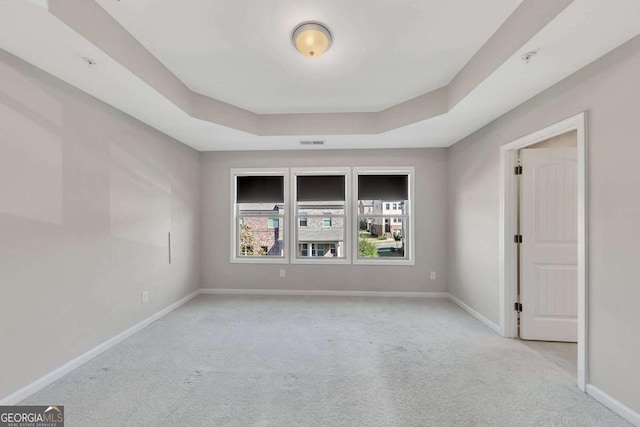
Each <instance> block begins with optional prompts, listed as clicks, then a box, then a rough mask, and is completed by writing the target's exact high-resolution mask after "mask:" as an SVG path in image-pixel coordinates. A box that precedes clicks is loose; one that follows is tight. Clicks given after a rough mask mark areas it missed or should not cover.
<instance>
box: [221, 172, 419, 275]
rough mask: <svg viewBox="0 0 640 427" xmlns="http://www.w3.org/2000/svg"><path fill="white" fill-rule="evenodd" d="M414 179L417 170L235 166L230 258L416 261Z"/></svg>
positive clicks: (303, 260)
mask: <svg viewBox="0 0 640 427" xmlns="http://www.w3.org/2000/svg"><path fill="white" fill-rule="evenodd" d="M413 183H414V168H412V167H396V168H383V167H372V168H314V169H311V168H296V169H290V170H289V169H247V170H240V169H232V170H231V201H232V204H231V231H230V234H231V242H232V245H231V262H253V263H288V262H289V260H290V262H292V263H300V264H305V263H306V264H317V263H329V264H350V263H354V264H362V265H366V264H385V265H414V263H415V257H414V251H415V244H414V234H413V229H414V223H413V218H414V217H415V215H414V211H413V197H414V192H415V190H414V185H413ZM289 188H291V190H292V191H291V193H289ZM289 215H290V216H291V217H290V219H289ZM287 239H289V240H288V242H287ZM285 242H286V243H285ZM289 257H291V258H289Z"/></svg>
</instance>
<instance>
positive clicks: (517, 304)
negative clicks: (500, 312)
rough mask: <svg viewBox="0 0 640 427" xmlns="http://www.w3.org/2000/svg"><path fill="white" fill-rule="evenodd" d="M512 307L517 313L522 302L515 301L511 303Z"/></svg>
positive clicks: (520, 309) (520, 308)
mask: <svg viewBox="0 0 640 427" xmlns="http://www.w3.org/2000/svg"><path fill="white" fill-rule="evenodd" d="M513 309H514V310H515V311H517V312H518V313H522V304H520V303H519V302H516V303H515V304H513Z"/></svg>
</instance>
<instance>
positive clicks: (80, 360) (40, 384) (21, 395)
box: [0, 289, 200, 405]
mask: <svg viewBox="0 0 640 427" xmlns="http://www.w3.org/2000/svg"><path fill="white" fill-rule="evenodd" d="M199 294H200V290H199V289H198V290H197V291H195V292H193V293H191V294H189V295H187V296H186V297H184V298H182V299H180V300H178V301H176V302H174V303H173V304H171V305H170V306H168V307H166V308H164V309H162V310H160V311H159V312H157V313H156V314H154V315H152V316H150V317H147V318H146V319H144V320H143V321H142V322H140V323H137V324H136V325H134V326H132V327H130V328H129V329H127V330H126V331H124V332H121V333H119V334H118V335H116V336H115V337H113V338H110V339H109V340H107V341H105V342H103V343H102V344H100V345H98V346H97V347H94V348H92V349H91V350H89V351H87V352H86V353H84V354H82V355H80V356H78V357H76V358H75V359H73V360H72V361H70V362H68V363H65V364H64V365H62V366H60V367H59V368H57V369H56V370H54V371H52V372H49V373H48V374H46V375H45V376H43V377H41V378H39V379H37V380H36V381H34V382H32V383H31V384H29V385H27V386H25V387H23V388H21V389H20V390H18V391H16V392H15V393H12V394H10V395H9V396H6V397H5V398H3V399H2V400H0V405H15V404H17V403H19V402H21V401H23V400H24V399H26V398H27V397H29V396H31V395H32V394H34V393H36V392H38V391H40V390H42V389H43V388H45V387H46V386H48V385H49V384H51V383H53V382H55V381H57V380H58V379H60V378H62V377H63V376H65V375H67V374H68V373H69V372H71V371H73V370H75V369H77V368H79V367H80V366H82V365H84V364H85V363H87V362H88V361H90V360H91V359H93V358H94V357H96V356H98V355H99V354H101V353H104V352H105V351H107V350H109V349H110V348H111V347H113V346H114V345H116V344H118V343H120V342H122V341H124V340H126V339H127V338H129V337H130V336H131V335H133V334H135V333H136V332H139V331H140V330H142V329H144V328H146V327H147V326H149V325H150V324H152V323H153V322H155V321H156V320H158V319H160V318H161V317H163V316H165V315H167V314H169V313H170V312H172V311H173V310H175V309H176V308H178V307H180V306H181V305H182V304H184V303H186V302H187V301H189V300H190V299H192V298H194V297H195V296H197V295H199Z"/></svg>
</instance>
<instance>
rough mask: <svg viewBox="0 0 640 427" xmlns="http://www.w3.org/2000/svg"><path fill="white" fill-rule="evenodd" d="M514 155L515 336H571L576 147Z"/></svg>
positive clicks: (555, 338)
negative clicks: (517, 169)
mask: <svg viewBox="0 0 640 427" xmlns="http://www.w3.org/2000/svg"><path fill="white" fill-rule="evenodd" d="M520 156H521V157H520V158H521V162H522V169H523V172H522V176H521V187H520V188H521V190H520V194H521V200H520V209H521V210H520V234H521V235H522V244H521V246H520V269H521V270H520V274H521V276H520V278H521V281H520V302H521V303H522V312H521V313H520V338H522V339H526V340H541V341H567V342H576V341H577V336H578V321H577V306H578V270H577V267H578V246H577V239H578V223H577V220H578V204H577V196H578V192H577V178H578V176H577V169H576V164H577V151H576V149H575V148H539V149H524V150H522V151H521V154H520Z"/></svg>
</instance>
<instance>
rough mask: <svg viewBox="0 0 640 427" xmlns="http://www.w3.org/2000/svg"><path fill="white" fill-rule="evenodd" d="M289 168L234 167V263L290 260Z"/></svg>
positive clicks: (232, 258)
mask: <svg viewBox="0 0 640 427" xmlns="http://www.w3.org/2000/svg"><path fill="white" fill-rule="evenodd" d="M287 176H288V171H286V170H282V171H274V170H264V171H263V170H248V171H239V170H236V169H234V170H232V186H233V191H232V197H233V199H232V201H233V204H232V218H233V220H232V227H231V232H232V242H233V247H232V256H231V261H232V262H287V261H286V253H285V249H286V245H285V230H284V227H283V225H284V224H285V221H284V219H285V217H286V206H285V200H286V179H285V178H286V177H287Z"/></svg>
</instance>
